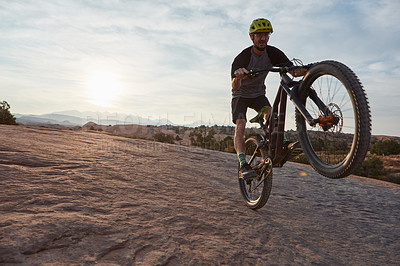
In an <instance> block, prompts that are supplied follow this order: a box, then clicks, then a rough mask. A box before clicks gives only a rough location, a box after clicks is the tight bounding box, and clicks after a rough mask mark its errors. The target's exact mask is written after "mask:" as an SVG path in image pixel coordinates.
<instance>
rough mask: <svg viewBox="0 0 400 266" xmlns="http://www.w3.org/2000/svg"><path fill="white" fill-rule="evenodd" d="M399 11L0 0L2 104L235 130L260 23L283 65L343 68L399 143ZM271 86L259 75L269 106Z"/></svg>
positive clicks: (363, 6) (344, 5)
mask: <svg viewBox="0 0 400 266" xmlns="http://www.w3.org/2000/svg"><path fill="white" fill-rule="evenodd" d="M399 12H400V1H398V0H381V1H371V0H363V1H358V0H357V1H352V0H344V1H341V0H325V1H320V0H303V1H297V0H287V1H280V0H279V1H278V0H267V1H262V2H260V1H238V0H219V1H214V0H212V1H211V0H203V1H198V0H196V1H194V0H193V1H192V0H189V1H181V0H168V1H162V0H153V1H138V0H132V1H128V0H125V1H123V0H108V1H105V0H104V1H101V0H68V1H67V0H63V1H57V0H52V1H50V0H49V1H43V0H35V1H21V0H13V1H9V0H0V101H3V100H6V101H7V102H8V103H9V104H10V105H11V112H12V113H22V114H46V113H52V112H60V111H66V110H78V111H95V112H110V113H124V114H129V115H132V116H141V117H145V118H148V119H160V120H161V119H168V120H170V121H171V122H173V123H175V124H191V123H194V122H196V121H203V122H205V123H210V124H219V125H233V124H232V122H231V113H230V112H231V110H230V101H231V86H230V67H231V64H232V61H233V58H234V57H235V56H236V55H237V54H238V53H239V52H241V51H242V50H243V49H244V48H246V47H248V46H250V45H251V44H252V43H251V40H250V38H249V36H248V28H249V26H250V23H251V21H252V20H253V19H255V18H259V17H264V18H268V19H269V20H270V21H271V23H272V26H273V28H274V33H273V34H272V36H271V38H270V40H269V44H270V45H273V46H276V47H278V48H279V49H281V50H282V51H284V52H285V54H286V55H287V56H288V57H289V58H299V59H301V60H302V61H303V62H304V63H312V62H317V61H323V60H326V59H333V60H336V61H340V62H343V63H345V64H346V65H348V66H349V67H350V68H351V69H352V70H353V71H354V72H355V73H356V74H357V75H358V77H359V78H360V80H361V82H362V84H363V86H364V88H365V90H366V92H367V95H368V98H369V102H370V105H371V111H372V123H373V126H372V133H373V134H375V135H394V136H400V122H399V121H400V108H399V105H400V104H399V101H400V89H399V88H398V87H399V85H400V49H399V47H400V16H398V13H399ZM278 82H279V76H277V75H276V74H275V75H274V74H272V73H271V74H270V75H269V76H268V78H267V81H266V84H267V97H269V98H270V101H271V102H272V101H273V99H274V95H275V93H276V89H277V87H278ZM288 111H289V116H288V118H289V121H291V119H292V118H293V117H294V113H293V112H294V111H293V110H292V109H289V110H288ZM251 112H252V111H249V113H248V116H249V117H250V116H251V115H252V114H255V113H251ZM290 112H291V113H290ZM293 125H294V123H293ZM289 127H290V126H289Z"/></svg>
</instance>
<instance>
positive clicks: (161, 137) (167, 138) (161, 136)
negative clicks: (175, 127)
mask: <svg viewBox="0 0 400 266" xmlns="http://www.w3.org/2000/svg"><path fill="white" fill-rule="evenodd" d="M174 139H175V138H174V136H172V135H168V134H165V133H163V132H159V133H156V134H155V135H154V140H155V141H158V142H164V143H171V144H174V143H175V141H174Z"/></svg>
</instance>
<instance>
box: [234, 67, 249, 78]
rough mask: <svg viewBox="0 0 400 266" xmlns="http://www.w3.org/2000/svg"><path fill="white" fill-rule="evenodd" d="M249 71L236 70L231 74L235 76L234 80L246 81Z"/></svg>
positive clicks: (243, 69)
mask: <svg viewBox="0 0 400 266" xmlns="http://www.w3.org/2000/svg"><path fill="white" fill-rule="evenodd" d="M248 73H249V71H248V70H247V69H245V68H239V69H237V70H236V71H235V72H233V74H235V76H236V78H238V79H246V78H247V75H246V74H248Z"/></svg>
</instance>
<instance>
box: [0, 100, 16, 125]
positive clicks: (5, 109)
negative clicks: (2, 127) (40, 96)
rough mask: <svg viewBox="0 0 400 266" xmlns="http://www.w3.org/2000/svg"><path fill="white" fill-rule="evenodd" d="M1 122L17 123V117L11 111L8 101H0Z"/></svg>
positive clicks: (7, 123)
mask: <svg viewBox="0 0 400 266" xmlns="http://www.w3.org/2000/svg"><path fill="white" fill-rule="evenodd" d="M0 124H6V125H17V122H16V121H15V117H14V116H13V115H12V114H11V113H10V105H9V104H8V102H6V101H3V102H0Z"/></svg>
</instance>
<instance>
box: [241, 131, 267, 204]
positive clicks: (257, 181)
mask: <svg viewBox="0 0 400 266" xmlns="http://www.w3.org/2000/svg"><path fill="white" fill-rule="evenodd" d="M255 151H256V157H255V158H254V160H253V161H252V162H251V163H250V166H251V167H252V168H253V169H255V170H256V172H257V173H258V174H261V173H262V175H261V176H260V177H259V178H252V179H248V180H243V179H241V178H239V186H240V192H241V193H242V196H243V199H244V202H245V204H246V205H247V207H249V208H250V209H253V210H255V209H259V208H261V207H263V206H264V205H265V204H266V203H267V201H268V198H269V195H270V193H271V188H272V169H268V170H267V171H265V167H264V168H260V169H257V168H258V167H257V166H260V164H261V163H262V161H263V158H262V155H261V152H260V149H257V140H256V139H254V138H249V139H247V140H246V157H247V161H249V160H250V158H251V156H252V155H253V154H254V152H255ZM267 163H268V162H267ZM269 163H270V164H272V162H270V161H269Z"/></svg>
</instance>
